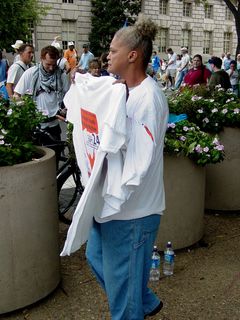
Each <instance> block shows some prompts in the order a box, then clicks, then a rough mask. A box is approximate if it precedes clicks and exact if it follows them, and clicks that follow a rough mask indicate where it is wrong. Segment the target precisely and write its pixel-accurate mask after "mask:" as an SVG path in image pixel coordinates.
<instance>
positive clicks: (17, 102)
mask: <svg viewBox="0 0 240 320" xmlns="http://www.w3.org/2000/svg"><path fill="white" fill-rule="evenodd" d="M16 105H17V106H23V105H24V101H23V100H18V101H16Z"/></svg>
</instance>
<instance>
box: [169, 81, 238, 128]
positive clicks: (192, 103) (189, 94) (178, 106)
mask: <svg viewBox="0 0 240 320" xmlns="http://www.w3.org/2000/svg"><path fill="white" fill-rule="evenodd" d="M169 109H170V112H171V113H176V114H181V113H186V114H187V115H188V119H189V121H191V122H194V123H196V124H197V125H198V126H199V127H200V128H201V130H204V131H207V132H211V133H216V132H220V131H221V130H222V129H223V127H224V126H226V127H240V99H239V98H238V97H237V96H236V95H235V94H233V92H232V90H228V91H224V89H222V88H221V87H220V86H217V87H216V88H215V89H214V90H210V89H209V88H207V87H205V86H194V87H192V88H188V87H186V88H184V90H183V91H181V92H178V93H177V94H176V95H173V96H171V97H170V98H169Z"/></svg>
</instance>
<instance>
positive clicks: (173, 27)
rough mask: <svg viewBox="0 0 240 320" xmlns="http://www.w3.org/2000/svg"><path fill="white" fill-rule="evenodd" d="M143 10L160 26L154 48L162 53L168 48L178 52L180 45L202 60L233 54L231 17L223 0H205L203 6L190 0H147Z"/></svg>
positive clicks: (143, 4) (233, 36)
mask: <svg viewBox="0 0 240 320" xmlns="http://www.w3.org/2000/svg"><path fill="white" fill-rule="evenodd" d="M142 12H144V13H145V14H147V15H148V16H151V17H152V19H153V20H154V21H155V22H156V23H157V24H158V26H159V32H158V38H157V41H156V42H155V49H156V51H158V52H159V53H160V54H162V55H163V56H164V55H165V52H166V48H167V47H172V49H173V50H174V51H175V52H179V53H180V47H181V46H186V47H188V48H189V52H190V54H191V55H194V54H196V53H199V54H202V55H203V57H204V58H205V60H207V59H208V58H209V56H211V55H217V56H221V54H222V53H223V52H231V53H232V54H233V56H234V54H235V48H236V28H235V23H234V18H233V15H232V13H231V12H230V10H229V9H228V8H227V6H226V5H225V3H224V2H223V1H222V0H208V4H207V5H206V6H204V5H203V4H202V3H200V1H199V2H198V3H197V2H195V1H193V0H183V1H182V0H146V1H142Z"/></svg>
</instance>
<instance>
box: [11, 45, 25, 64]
mask: <svg viewBox="0 0 240 320" xmlns="http://www.w3.org/2000/svg"><path fill="white" fill-rule="evenodd" d="M22 44H23V41H22V40H16V42H15V43H14V44H12V45H11V47H12V48H13V49H14V51H15V52H16V55H15V57H14V60H13V63H14V62H17V61H18V60H20V54H19V51H18V50H19V48H20V47H21V45H22Z"/></svg>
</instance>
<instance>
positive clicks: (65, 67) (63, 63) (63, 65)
mask: <svg viewBox="0 0 240 320" xmlns="http://www.w3.org/2000/svg"><path fill="white" fill-rule="evenodd" d="M59 39H60V36H56V37H55V38H54V40H53V42H52V43H51V46H53V47H55V48H57V49H58V52H59V59H58V61H57V65H58V67H59V68H60V69H61V70H62V71H63V72H66V73H67V74H68V73H69V72H70V71H71V68H70V65H69V63H68V61H67V59H66V58H64V56H63V55H64V54H63V49H62V48H61V44H60V43H59V41H58V40H59Z"/></svg>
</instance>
